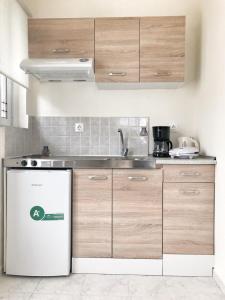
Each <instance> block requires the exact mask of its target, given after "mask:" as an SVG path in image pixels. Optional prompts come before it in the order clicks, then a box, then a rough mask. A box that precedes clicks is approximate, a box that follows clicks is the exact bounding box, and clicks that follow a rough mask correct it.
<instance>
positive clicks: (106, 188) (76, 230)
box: [72, 169, 112, 257]
mask: <svg viewBox="0 0 225 300" xmlns="http://www.w3.org/2000/svg"><path fill="white" fill-rule="evenodd" d="M72 220H73V224H72V226H73V230H72V232H73V234H72V254H73V257H111V256H112V170H103V169H102V170H100V169H99V170H94V169H90V170H74V172H73V218H72Z"/></svg>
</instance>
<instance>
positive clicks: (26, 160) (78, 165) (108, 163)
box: [4, 155, 216, 169]
mask: <svg viewBox="0 0 225 300" xmlns="http://www.w3.org/2000/svg"><path fill="white" fill-rule="evenodd" d="M178 164H179V165H194V164H195V165H215V164H216V159H215V157H209V156H199V157H197V158H193V159H180V158H154V157H153V156H152V155H149V156H140V157H132V156H128V157H120V156H117V157H110V156H108V157H107V156H50V157H46V156H41V155H30V156H25V157H17V158H6V159H4V166H5V167H7V168H53V169H61V168H71V169H89V168H90V169H91V168H96V169H151V168H157V167H158V168H160V166H161V165H178Z"/></svg>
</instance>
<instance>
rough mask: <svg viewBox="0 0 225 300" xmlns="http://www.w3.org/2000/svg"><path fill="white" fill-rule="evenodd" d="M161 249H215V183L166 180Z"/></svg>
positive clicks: (195, 251)
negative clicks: (170, 181)
mask: <svg viewBox="0 0 225 300" xmlns="http://www.w3.org/2000/svg"><path fill="white" fill-rule="evenodd" d="M163 191H164V192H163V253H165V254H189V255H212V254H213V253H214V241H213V240H214V234H213V232H214V225H213V224H214V183H165V184H164V189H163Z"/></svg>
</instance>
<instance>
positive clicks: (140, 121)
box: [31, 117, 149, 155]
mask: <svg viewBox="0 0 225 300" xmlns="http://www.w3.org/2000/svg"><path fill="white" fill-rule="evenodd" d="M31 123H32V124H31V126H32V153H35V154H38V153H40V152H41V150H42V147H43V146H49V148H50V151H51V154H53V155H120V152H121V147H120V146H121V145H120V138H119V134H118V128H121V129H122V130H123V131H124V136H125V141H126V143H127V147H128V148H129V155H147V154H148V144H149V143H148V137H147V136H145V137H141V136H140V131H141V126H147V128H148V126H149V120H148V118H145V117H143V118H107V117H104V118H97V117H94V118H91V117H65V118H63V117H32V118H31ZM75 123H83V124H84V132H82V133H77V132H75Z"/></svg>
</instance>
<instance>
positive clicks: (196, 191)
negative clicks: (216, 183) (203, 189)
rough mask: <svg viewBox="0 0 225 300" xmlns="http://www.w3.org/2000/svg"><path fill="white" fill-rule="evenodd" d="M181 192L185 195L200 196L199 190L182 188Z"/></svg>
mask: <svg viewBox="0 0 225 300" xmlns="http://www.w3.org/2000/svg"><path fill="white" fill-rule="evenodd" d="M180 193H181V194H182V195H185V196H198V195H200V191H199V190H180Z"/></svg>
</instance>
